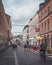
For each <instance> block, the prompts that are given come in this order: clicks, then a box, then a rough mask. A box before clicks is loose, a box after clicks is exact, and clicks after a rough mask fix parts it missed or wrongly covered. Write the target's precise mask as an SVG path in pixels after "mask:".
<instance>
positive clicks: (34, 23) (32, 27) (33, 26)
mask: <svg viewBox="0 0 52 65" xmlns="http://www.w3.org/2000/svg"><path fill="white" fill-rule="evenodd" d="M38 22H39V17H38V14H37V13H36V14H35V15H34V16H33V18H32V19H30V22H29V41H30V43H31V44H32V45H37V44H38V43H37V39H36V37H37V36H38V30H37V29H38V28H39V27H38ZM36 30H37V31H36Z"/></svg>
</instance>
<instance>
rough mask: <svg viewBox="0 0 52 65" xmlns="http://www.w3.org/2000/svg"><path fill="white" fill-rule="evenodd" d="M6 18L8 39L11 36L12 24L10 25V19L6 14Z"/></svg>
mask: <svg viewBox="0 0 52 65" xmlns="http://www.w3.org/2000/svg"><path fill="white" fill-rule="evenodd" d="M5 15H6V18H7V24H8V38H9V39H10V38H11V36H12V33H11V29H12V23H11V17H10V16H9V15H8V14H5Z"/></svg>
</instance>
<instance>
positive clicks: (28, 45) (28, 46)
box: [26, 40, 30, 51]
mask: <svg viewBox="0 0 52 65" xmlns="http://www.w3.org/2000/svg"><path fill="white" fill-rule="evenodd" d="M26 44H27V51H29V50H30V44H29V41H28V40H27V41H26Z"/></svg>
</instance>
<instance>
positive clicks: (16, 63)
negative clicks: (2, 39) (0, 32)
mask: <svg viewBox="0 0 52 65" xmlns="http://www.w3.org/2000/svg"><path fill="white" fill-rule="evenodd" d="M14 58H15V65H19V63H18V60H17V56H16V51H15V50H14Z"/></svg>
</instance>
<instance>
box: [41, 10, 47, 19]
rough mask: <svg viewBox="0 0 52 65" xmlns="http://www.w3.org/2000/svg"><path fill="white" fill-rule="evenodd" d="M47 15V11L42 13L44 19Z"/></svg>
mask: <svg viewBox="0 0 52 65" xmlns="http://www.w3.org/2000/svg"><path fill="white" fill-rule="evenodd" d="M46 15H47V13H46V10H45V11H44V12H43V13H42V17H43V18H44V17H45V16H46Z"/></svg>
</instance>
